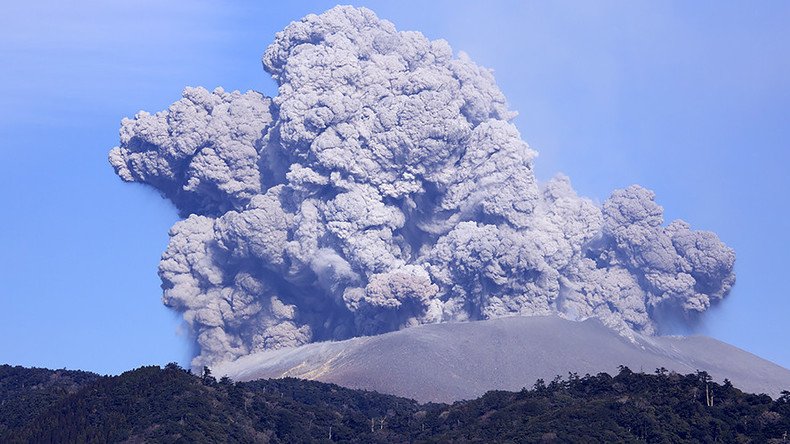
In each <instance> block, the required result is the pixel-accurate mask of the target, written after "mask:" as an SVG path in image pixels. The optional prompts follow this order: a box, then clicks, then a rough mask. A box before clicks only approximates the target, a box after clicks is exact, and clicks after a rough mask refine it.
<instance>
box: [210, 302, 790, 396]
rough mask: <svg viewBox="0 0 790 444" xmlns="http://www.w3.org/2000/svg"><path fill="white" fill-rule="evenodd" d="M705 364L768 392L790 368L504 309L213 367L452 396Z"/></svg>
mask: <svg viewBox="0 0 790 444" xmlns="http://www.w3.org/2000/svg"><path fill="white" fill-rule="evenodd" d="M618 365H626V366H628V367H630V368H631V369H632V370H634V371H639V370H644V371H645V372H652V371H653V370H655V369H656V368H659V367H665V368H667V369H669V370H674V371H677V372H679V373H689V372H693V371H695V370H705V371H707V372H708V373H710V374H711V375H712V376H713V377H714V379H716V380H717V381H721V380H723V379H724V378H728V379H730V380H731V381H732V382H733V384H734V385H735V386H736V387H738V388H740V389H742V390H744V391H748V392H754V393H767V394H769V395H771V396H773V397H776V396H777V395H778V394H779V392H780V391H781V390H788V389H790V370H787V369H785V368H783V367H780V366H778V365H776V364H773V363H771V362H769V361H766V360H764V359H762V358H760V357H758V356H755V355H753V354H751V353H748V352H746V351H743V350H741V349H739V348H736V347H733V346H731V345H728V344H726V343H723V342H721V341H718V340H715V339H712V338H708V337H704V336H691V337H649V338H648V337H642V336H639V337H637V339H636V341H635V342H631V341H629V340H628V339H626V338H623V337H621V336H620V335H618V334H617V333H615V332H613V331H612V330H610V329H608V328H606V327H605V326H603V325H602V324H601V323H600V322H598V321H596V320H588V321H584V322H573V321H568V320H565V319H561V318H559V317H554V316H549V317H510V318H502V319H495V320H490V321H479V322H468V323H453V324H433V325H423V326H419V327H414V328H408V329H405V330H401V331H397V332H393V333H388V334H384V335H379V336H370V337H364V338H354V339H349V340H346V341H340V342H324V343H313V344H307V345H304V346H301V347H296V348H288V349H280V350H272V351H266V352H262V353H258V354H254V355H250V356H245V357H242V358H239V359H237V360H236V361H233V362H229V363H223V364H221V365H219V366H216V367H215V369H214V370H215V374H217V375H228V376H230V377H231V378H233V379H235V380H240V381H247V380H253V379H259V378H274V377H284V376H293V377H298V378H305V379H314V380H318V381H324V382H333V383H336V384H339V385H342V386H346V387H352V388H361V389H369V390H376V391H378V392H381V393H388V394H394V395H399V396H405V397H409V398H413V399H416V400H419V401H439V402H451V401H455V400H460V399H471V398H475V397H477V396H479V395H481V394H483V393H485V392H486V391H488V390H493V389H503V390H519V389H521V388H522V387H525V386H531V385H532V384H534V382H535V381H536V380H537V379H538V378H543V379H545V380H547V381H548V380H551V379H552V378H554V376H555V375H562V376H567V374H568V372H577V373H579V374H580V375H583V374H585V373H590V374H595V373H598V372H602V371H605V372H609V373H614V372H616V371H617V366H618Z"/></svg>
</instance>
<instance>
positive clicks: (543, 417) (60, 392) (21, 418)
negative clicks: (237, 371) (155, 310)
mask: <svg viewBox="0 0 790 444" xmlns="http://www.w3.org/2000/svg"><path fill="white" fill-rule="evenodd" d="M789 432H790V392H783V395H782V396H781V397H780V398H779V399H776V400H773V399H771V397H769V396H767V395H755V394H748V393H743V392H742V391H740V390H738V389H737V388H735V387H733V386H732V384H730V383H729V382H728V381H726V380H725V381H724V382H723V383H722V384H718V383H716V382H713V381H711V378H710V377H709V376H708V375H707V374H706V373H705V372H697V373H696V374H689V375H680V374H675V373H671V372H668V371H666V370H664V369H658V370H656V372H655V373H652V374H645V373H635V372H632V371H631V370H629V369H628V368H627V367H621V368H620V372H619V373H618V374H617V375H615V376H610V375H608V374H606V373H600V374H598V375H594V376H591V375H584V376H579V375H577V374H573V373H571V374H569V375H567V376H566V377H564V378H561V377H557V378H555V379H554V380H553V381H549V382H547V381H542V380H539V381H537V382H536V383H535V385H534V386H533V387H530V388H525V389H523V390H521V391H520V392H504V391H492V392H489V393H487V394H485V395H483V396H482V397H480V398H478V399H475V400H470V401H463V402H457V403H455V404H453V405H446V404H419V403H417V402H415V401H412V400H409V399H404V398H398V397H395V396H389V395H382V394H378V393H375V392H367V391H360V390H350V389H345V388H342V387H339V386H336V385H332V384H324V383H319V382H314V381H304V380H298V379H277V380H260V381H253V382H233V381H231V380H229V379H227V378H221V379H219V380H217V379H216V378H214V377H213V376H212V375H211V372H210V370H208V369H206V370H204V372H203V374H200V375H195V374H192V373H191V372H190V371H187V370H184V369H182V368H180V367H179V366H178V365H176V364H168V365H167V366H165V368H160V367H158V366H150V367H141V368H138V369H136V370H132V371H128V372H126V373H123V374H121V375H119V376H99V375H96V374H93V373H88V372H82V371H70V370H47V369H37V368H32V369H31V368H23V367H12V366H8V365H3V366H0V442H4V443H5V442H9V443H13V442H36V443H40V442H44V443H47V442H129V443H137V442H172V443H175V442H264V443H265V442H271V443H280V442H282V443H297V442H374V443H375V442H386V443H401V442H590V443H592V442H650V443H679V442H703V443H709V442H711V443H712V442H723V443H728V442H744V443H746V442H753V443H780V442H790V438H788V434H789Z"/></svg>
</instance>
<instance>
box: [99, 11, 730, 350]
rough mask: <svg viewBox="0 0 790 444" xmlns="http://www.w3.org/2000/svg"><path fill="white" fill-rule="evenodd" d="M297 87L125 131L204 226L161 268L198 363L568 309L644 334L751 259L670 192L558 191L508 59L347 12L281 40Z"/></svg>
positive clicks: (124, 169) (288, 79) (158, 179)
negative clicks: (533, 142) (505, 86)
mask: <svg viewBox="0 0 790 444" xmlns="http://www.w3.org/2000/svg"><path fill="white" fill-rule="evenodd" d="M263 65H264V68H265V70H266V71H267V72H268V73H270V74H271V75H272V76H273V77H274V79H275V80H276V81H277V82H278V84H279V92H278V95H277V97H274V98H268V97H264V96H263V95H261V94H259V93H257V92H247V93H244V94H241V93H239V92H232V93H229V92H225V91H223V90H222V89H217V90H214V91H213V92H209V91H207V90H205V89H202V88H187V89H186V90H185V91H184V97H183V98H182V99H181V100H179V101H178V102H176V103H175V104H173V105H172V106H171V107H170V108H169V109H168V110H166V111H164V112H159V113H157V114H153V115H151V114H147V113H143V112H141V113H139V114H138V115H136V116H135V118H134V119H126V120H124V121H123V123H122V127H121V143H120V146H119V147H117V148H114V149H113V150H112V151H111V152H110V163H111V164H112V165H113V167H114V168H115V170H116V172H117V173H118V175H119V176H120V177H121V178H122V179H124V180H126V181H135V182H142V183H146V184H148V185H150V186H153V187H155V188H157V189H158V190H160V191H161V193H162V194H163V195H164V196H165V197H166V198H168V199H169V200H171V201H172V202H173V204H174V205H175V206H176V207H177V208H178V210H179V211H180V213H181V214H182V216H183V217H185V219H184V220H183V221H181V222H178V223H177V224H175V226H173V228H172V229H171V231H170V244H169V246H168V248H167V251H165V253H164V255H163V257H162V261H161V264H160V267H159V274H160V276H161V279H162V282H163V289H164V297H163V299H164V303H165V304H166V305H168V306H169V307H172V308H174V309H176V310H178V311H180V312H182V313H183V315H184V319H185V320H186V321H187V322H188V323H189V325H190V326H191V327H192V329H193V331H194V333H195V335H196V338H197V342H198V344H199V346H200V355H199V356H198V357H197V358H196V359H195V361H194V364H195V365H203V364H208V363H213V362H216V361H219V360H226V359H232V358H235V357H238V356H240V355H244V354H248V353H251V352H254V351H257V350H263V349H269V348H278V347H285V346H293V345H299V344H304V343H307V342H312V341H320V340H328V339H343V338H348V337H353V336H358V335H368V334H376V333H381V332H386V331H391V330H396V329H400V328H404V327H408V326H411V325H417V324H423V323H433V322H449V321H463V320H474V319H486V318H495V317H500V316H509V315H542V314H550V313H559V314H561V315H563V316H565V317H568V318H573V319H584V318H587V317H591V316H595V317H598V318H600V319H602V320H603V321H604V322H605V323H606V324H607V325H610V326H612V327H613V328H616V329H618V330H619V331H621V332H623V333H626V334H628V333H629V332H633V331H636V332H641V333H647V334H654V333H659V332H661V331H662V327H663V326H665V325H667V323H668V322H672V323H677V322H681V323H693V322H694V321H695V320H696V318H697V317H698V315H699V314H701V313H702V312H704V311H705V310H707V309H708V308H709V307H710V306H711V305H712V304H714V303H716V302H717V301H719V300H721V299H722V298H723V297H725V296H726V295H727V293H728V292H729V290H730V288H731V286H732V285H733V283H734V274H733V265H734V261H735V254H734V253H733V251H732V250H731V249H730V248H728V247H727V246H725V245H724V244H722V243H721V242H720V241H719V239H718V238H717V237H716V235H715V234H713V233H708V232H699V231H692V230H691V229H690V228H689V225H688V224H686V223H685V222H682V221H675V222H672V223H671V224H669V225H666V226H665V225H664V220H663V214H662V213H663V210H662V208H661V207H660V206H659V205H658V204H657V203H656V202H655V201H654V195H653V193H652V192H650V191H648V190H646V189H644V188H641V187H639V186H632V187H629V188H627V189H624V190H618V191H615V192H614V193H613V194H612V196H611V197H610V198H609V199H608V200H607V201H606V202H605V203H604V205H603V207H602V208H601V207H598V206H596V205H595V204H593V203H592V202H591V201H589V200H587V199H584V198H581V197H579V196H577V195H576V193H575V192H574V190H573V189H572V187H571V185H570V181H569V180H568V179H567V178H566V177H557V178H555V179H553V180H551V181H549V182H548V183H546V184H544V185H543V186H539V185H538V183H537V181H536V179H535V176H534V174H533V163H532V161H533V158H534V157H535V152H534V151H532V150H531V149H530V148H529V147H528V146H527V144H526V143H525V142H523V141H522V140H521V137H520V135H519V133H518V131H517V130H516V128H515V127H514V126H513V124H511V123H510V121H509V120H510V119H511V118H512V117H513V116H514V113H512V112H511V111H509V110H508V109H507V105H506V102H505V97H504V96H503V95H502V92H501V91H500V90H499V89H498V88H497V86H496V84H495V82H494V78H493V76H492V74H491V72H490V71H488V70H486V69H483V68H481V67H479V66H477V65H475V64H474V63H473V62H472V61H471V60H470V59H469V58H468V57H467V56H466V55H464V54H461V55H460V56H459V57H457V58H455V57H453V53H452V50H451V49H450V47H449V45H448V44H447V42H445V41H442V40H437V41H429V40H427V39H426V38H425V37H424V36H423V35H422V34H420V33H417V32H398V31H396V30H395V27H394V26H393V25H392V24H391V23H389V22H387V21H383V20H380V19H378V18H377V17H376V15H375V14H374V13H373V12H371V11H369V10H367V9H355V8H352V7H336V8H333V9H331V10H330V11H328V12H326V13H324V14H322V15H318V16H316V15H310V16H308V17H305V18H304V19H302V20H301V21H300V22H295V23H292V24H291V25H289V26H288V27H287V28H286V29H285V30H284V31H282V32H280V33H278V34H277V36H276V38H275V41H274V43H273V44H272V45H271V46H270V47H269V48H268V49H267V50H266V52H265V54H264V56H263Z"/></svg>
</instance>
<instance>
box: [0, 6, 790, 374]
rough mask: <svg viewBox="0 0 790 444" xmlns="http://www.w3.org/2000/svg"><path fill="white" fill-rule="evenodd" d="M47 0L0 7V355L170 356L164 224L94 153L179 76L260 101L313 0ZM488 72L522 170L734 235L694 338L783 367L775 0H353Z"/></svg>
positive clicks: (789, 156)
mask: <svg viewBox="0 0 790 444" xmlns="http://www.w3.org/2000/svg"><path fill="white" fill-rule="evenodd" d="M230 3H231V2H218V1H215V2H209V1H194V0H189V1H167V2H162V1H152V0H138V1H135V2H107V1H74V2H65V1H54V0H45V1H38V2H16V3H14V4H8V5H4V7H3V14H2V15H0V101H2V102H1V103H2V106H0V193H2V204H0V338H2V339H0V363H10V364H21V365H35V366H45V367H54V368H61V367H67V368H82V369H86V370H93V371H97V372H101V373H117V372H120V371H123V370H126V369H129V368H132V367H135V366H139V365H142V364H157V363H159V364H161V363H166V362H169V361H179V362H181V363H182V364H186V363H188V360H189V358H190V357H191V350H190V349H189V341H188V338H187V337H186V336H185V335H184V334H183V331H182V330H183V328H182V327H181V324H180V321H179V319H178V317H177V316H176V315H175V314H173V313H171V312H170V311H169V310H168V309H166V308H165V307H164V306H163V305H161V302H160V293H161V292H160V289H159V278H158V277H157V275H156V267H157V263H158V260H159V256H160V254H161V252H162V251H163V250H164V248H165V246H166V243H167V231H168V229H169V227H170V226H171V225H172V223H173V222H174V221H175V220H177V216H176V214H175V211H174V210H173V208H171V207H170V205H169V204H168V203H166V202H165V201H164V200H162V199H161V198H160V197H159V196H158V195H157V194H156V193H155V192H153V191H150V190H147V189H145V188H144V187H141V186H136V185H129V184H124V183H122V182H121V181H120V179H118V178H117V177H115V175H114V173H113V171H112V168H110V166H109V165H108V163H107V160H106V157H107V151H108V150H109V149H110V148H112V147H113V146H115V145H116V144H117V143H118V128H119V122H120V120H121V118H123V117H125V116H132V115H133V114H134V113H135V112H137V111H138V110H140V109H145V110H147V111H152V112H153V111H158V110H161V109H164V108H166V107H167V106H168V105H169V104H170V103H171V102H173V101H175V100H177V99H178V98H179V97H180V93H181V90H182V88H183V87H184V86H187V85H189V86H199V85H200V86H205V87H208V88H209V89H212V88H213V87H215V86H223V87H225V89H228V90H230V89H241V90H247V89H257V90H259V91H262V92H264V93H266V94H267V95H273V94H275V87H274V83H273V82H272V80H271V79H270V78H269V77H268V75H267V74H266V73H264V72H263V70H262V69H261V63H260V56H261V54H262V52H263V50H264V49H265V48H266V46H267V45H268V44H269V43H270V42H271V40H272V39H273V36H274V33H275V32H276V31H278V30H280V29H282V28H283V27H284V26H285V25H287V24H288V23H289V22H290V21H292V20H296V19H299V18H301V17H302V16H303V15H305V14H307V13H310V12H316V13H319V12H322V11H324V10H326V9H328V8H330V7H331V6H333V5H334V3H332V2H322V1H318V2H309V3H308V2H297V1H282V2H280V3H279V4H278V5H276V6H273V5H274V2H232V3H233V5H232V6H228V5H229V4H230ZM354 3H355V4H358V5H365V6H368V7H370V8H372V9H373V10H374V11H376V12H377V14H378V15H379V16H380V17H382V18H386V19H389V20H390V21H392V22H394V23H395V25H396V26H397V27H398V29H400V30H418V31H421V32H423V33H424V34H426V35H427V36H428V37H430V38H444V39H446V40H448V41H449V42H450V44H451V45H452V47H453V48H454V50H456V51H459V50H462V51H465V52H467V53H468V54H470V56H471V57H472V59H473V60H475V61H476V62H477V63H479V64H482V65H484V66H487V67H490V68H493V69H494V70H495V76H496V78H497V81H498V83H499V85H500V87H501V88H502V89H503V91H504V92H505V95H506V96H507V97H508V100H509V103H510V106H511V108H512V109H515V110H517V111H519V112H520V115H519V117H517V118H516V124H517V126H518V127H519V129H520V131H521V133H522V136H523V138H524V139H525V140H526V141H528V142H529V143H530V145H532V147H533V148H535V149H537V150H538V151H539V152H540V157H539V158H538V159H537V161H536V169H537V173H538V177H539V178H541V179H543V180H545V179H548V178H550V177H551V176H553V175H554V174H555V173H557V172H564V173H565V174H567V175H569V176H570V177H571V179H572V181H573V183H574V186H575V188H576V189H577V191H579V193H580V194H582V195H586V196H588V197H590V198H592V199H594V200H596V201H599V202H600V201H603V200H604V199H605V198H606V197H607V196H608V194H609V193H610V192H611V191H612V190H613V189H615V188H621V187H624V186H628V185H630V184H632V183H639V184H642V185H644V186H646V187H648V188H651V189H653V190H655V191H656V193H657V196H658V197H657V200H658V202H659V203H660V204H662V205H663V206H664V207H665V210H666V216H667V218H668V219H670V220H671V219H674V218H683V219H685V220H687V221H688V222H690V223H691V224H692V227H693V228H696V229H706V230H712V231H715V232H716V233H718V235H719V236H720V237H721V239H722V240H723V241H724V242H726V243H727V244H729V245H730V246H732V247H733V248H735V250H736V252H737V255H738V260H737V265H736V270H737V273H738V283H737V284H736V286H735V289H734V291H733V292H732V294H731V295H730V297H729V298H728V300H727V301H726V302H725V303H724V304H723V305H722V306H721V307H720V308H717V309H715V310H713V311H712V312H711V313H709V314H708V317H707V321H706V322H705V324H704V325H702V326H701V328H700V333H703V334H708V335H711V336H713V337H716V338H718V339H721V340H724V341H727V342H729V343H732V344H734V345H736V346H739V347H741V348H744V349H746V350H748V351H751V352H753V353H755V354H758V355H760V356H763V357H765V358H768V359H770V360H773V361H774V362H777V363H779V364H781V365H784V366H785V367H790V292H788V289H787V287H788V286H787V284H786V281H785V279H787V277H788V272H787V270H788V267H789V266H790V222H788V218H790V197H788V192H790V174H789V173H788V169H790V150H789V149H788V148H789V147H788V144H789V143H790V142H789V141H790V32H788V31H787V23H790V3H788V2H782V1H776V2H771V1H762V2H741V1H732V2H722V1H696V2H686V1H677V2H671V1H633V2H625V1H611V2H609V1H598V2H587V1H578V2H544V1H540V2H525V1H512V2H504V1H500V2H494V1H488V2H457V1H443V2H433V3H428V2H424V1H398V2H384V1H381V2H375V1H370V2H366V1H363V2H354Z"/></svg>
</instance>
